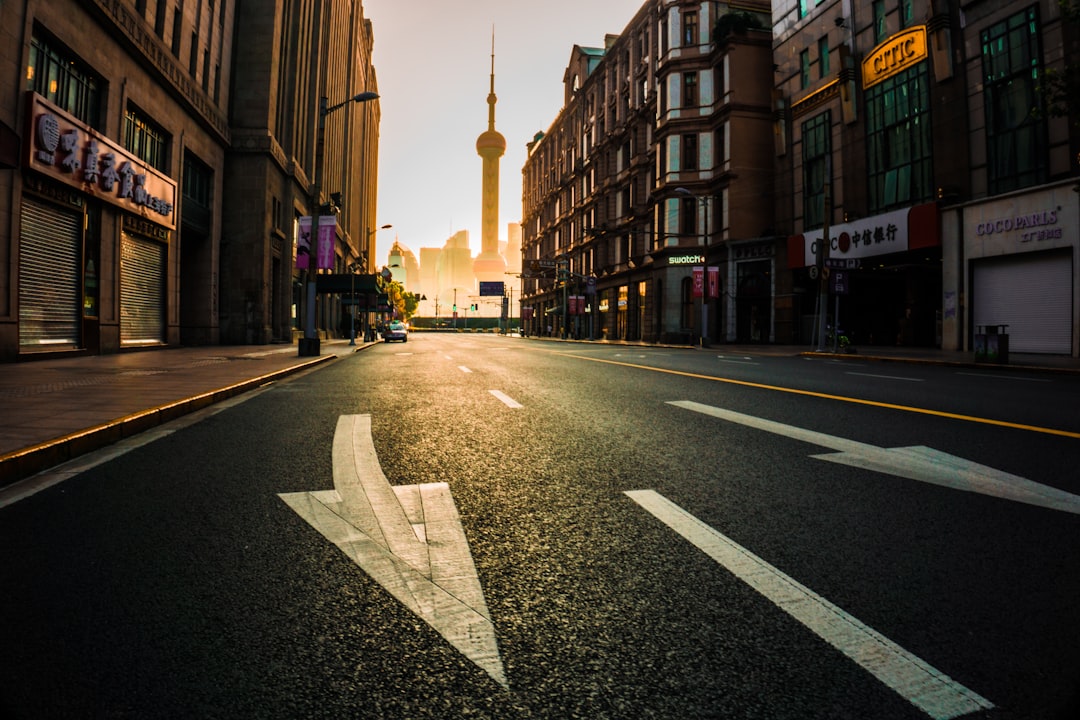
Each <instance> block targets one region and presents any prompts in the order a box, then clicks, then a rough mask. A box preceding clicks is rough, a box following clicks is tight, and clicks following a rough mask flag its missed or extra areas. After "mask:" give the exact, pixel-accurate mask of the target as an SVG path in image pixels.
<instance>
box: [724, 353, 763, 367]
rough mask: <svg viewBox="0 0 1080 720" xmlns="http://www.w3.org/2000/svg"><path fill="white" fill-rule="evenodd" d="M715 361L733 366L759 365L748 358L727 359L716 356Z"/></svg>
mask: <svg viewBox="0 0 1080 720" xmlns="http://www.w3.org/2000/svg"><path fill="white" fill-rule="evenodd" d="M716 359H717V360H720V361H721V362H726V363H732V364H733V365H760V364H761V363H759V362H756V361H755V360H754V359H753V358H749V357H728V356H726V355H717V356H716Z"/></svg>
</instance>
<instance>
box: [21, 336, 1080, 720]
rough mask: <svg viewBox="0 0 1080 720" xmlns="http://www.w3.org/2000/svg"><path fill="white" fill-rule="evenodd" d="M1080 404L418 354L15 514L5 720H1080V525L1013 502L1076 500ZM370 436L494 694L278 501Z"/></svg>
mask: <svg viewBox="0 0 1080 720" xmlns="http://www.w3.org/2000/svg"><path fill="white" fill-rule="evenodd" d="M493 391H495V392H493ZM1078 400H1080V382H1078V381H1077V379H1075V378H1072V377H1069V376H1061V375H1049V374H1047V375H1040V374H1037V373H1030V374H1029V373H1014V372H1010V373H1007V374H995V373H992V372H982V371H978V370H976V371H972V370H964V371H961V370H958V369H955V368H942V367H926V366H914V365H911V366H907V365H895V366H894V365H889V366H884V365H873V364H866V365H863V364H858V363H855V364H852V363H835V362H830V361H827V360H820V359H803V358H778V357H767V356H740V357H732V356H724V355H723V353H722V352H717V353H708V352H702V351H688V350H664V349H642V350H639V349H637V348H626V347H600V346H579V345H567V344H556V343H543V342H528V341H522V340H520V339H514V338H500V337H495V336H456V335H419V334H414V335H413V336H411V338H410V340H409V342H408V343H406V344H394V345H387V344H382V345H378V346H375V347H372V348H369V349H367V350H365V351H364V352H362V353H359V354H357V355H355V356H353V357H349V358H347V359H342V360H339V361H336V362H334V363H332V364H330V365H328V366H326V367H323V368H320V369H317V370H315V371H312V372H309V373H307V374H304V375H301V376H298V377H295V378H292V379H289V380H287V381H285V382H282V383H279V384H275V385H272V386H270V387H268V388H267V389H264V390H262V391H259V392H256V393H252V394H250V395H247V396H244V397H243V398H242V399H241V400H239V401H234V402H230V403H227V404H225V405H222V406H218V407H215V408H213V409H212V410H210V411H206V412H203V413H200V414H197V415H195V416H191V417H189V418H186V419H184V420H182V421H179V422H178V423H176V424H174V425H173V426H171V427H167V428H165V431H164V432H161V433H156V434H155V435H153V436H148V437H147V438H146V440H147V442H146V443H145V444H143V445H142V446H140V447H137V448H135V449H133V450H131V451H130V452H127V453H125V454H122V455H119V456H116V455H115V454H108V455H105V454H103V455H102V463H101V464H100V465H97V466H96V467H93V468H92V469H90V470H87V471H86V472H84V473H82V474H81V475H78V476H76V477H74V478H73V479H71V480H68V481H66V482H63V483H61V484H59V485H56V486H54V487H52V488H50V489H48V490H45V491H43V492H41V493H38V494H36V495H34V496H32V497H29V498H27V499H25V500H22V501H20V502H18V503H15V504H13V505H10V506H7V507H2V508H0V617H2V618H4V621H3V622H2V623H0V716H11V717H15V718H53V717H55V718H66V717H109V718H114V717H115V718H127V717H132V718H144V717H154V718H173V717H176V718H181V717H182V718H192V717H200V718H219V717H220V718H278V717H280V718H299V717H327V718H345V717H350V718H459V717H477V718H680V719H681V718H770V719H773V718H775V719H785V718H792V719H796V718H797V719H799V720H806V719H807V718H822V719H826V718H827V719H834V718H886V719H889V720H891V719H894V718H895V719H898V720H902V719H905V718H912V719H915V718H926V717H950V716H963V717H971V718H979V719H987V720H989V719H991V718H993V719H995V720H996V719H999V718H1010V719H1011V718H1031V719H1033V720H1034V719H1035V718H1040V719H1043V718H1062V719H1063V720H1064V719H1065V718H1073V717H1076V715H1077V712H1078V708H1077V700H1078V695H1077V693H1078V691H1080V642H1078V639H1080V560H1078V557H1077V547H1078V538H1080V514H1077V513H1078V512H1080V505H1072V504H1070V503H1071V502H1072V501H1070V500H1069V499H1068V497H1066V496H1064V495H1063V494H1062V495H1061V496H1060V497H1057V498H1056V500H1055V502H1058V503H1059V505H1060V507H1058V508H1057V509H1054V508H1047V507H1040V506H1037V505H1031V504H1027V503H1024V502H1018V501H1016V500H1013V499H1007V498H1003V497H1001V496H1000V495H1001V494H1003V493H1007V491H1008V488H1013V487H1016V486H1018V485H1023V484H1024V483H1023V481H1024V480H1026V481H1031V482H1032V483H1037V484H1038V485H1037V486H1036V489H1037V490H1038V488H1051V489H1050V490H1045V491H1040V492H1043V495H1044V496H1046V497H1055V490H1056V491H1063V492H1064V493H1069V494H1072V495H1080V472H1078V471H1077V466H1078V461H1080V413H1077V412H1076V407H1077V401H1078ZM688 402H693V403H699V404H700V405H701V406H702V407H698V406H694V405H688V404H687V403H688ZM673 403H679V404H673ZM723 413H734V414H728V415H724V416H723V417H718V416H716V415H717V414H723ZM351 415H369V416H370V419H371V433H370V436H371V440H372V442H373V445H374V448H375V451H376V452H377V455H378V460H379V462H380V464H381V467H382V471H383V473H385V476H386V479H387V480H388V481H389V483H390V484H391V485H393V486H405V485H414V484H420V483H446V484H447V485H448V487H449V490H450V492H451V493H452V496H453V500H454V503H455V505H456V508H457V511H458V513H459V514H460V518H461V526H462V528H463V529H464V533H465V535H466V537H467V540H468V548H469V551H470V552H471V557H472V562H473V563H474V566H475V570H476V576H477V577H478V579H479V583H480V586H481V587H482V590H483V595H484V599H485V601H486V606H487V610H488V611H489V614H490V619H491V624H492V625H493V626H494V632H495V639H496V641H497V644H498V649H499V655H500V658H499V659H500V660H501V664H502V668H503V670H504V673H505V680H506V684H505V685H503V684H500V682H497V681H496V680H495V679H493V677H492V676H491V675H490V674H489V673H486V672H485V671H484V670H483V669H482V668H480V667H479V666H478V665H477V664H476V663H475V662H474V661H473V660H472V659H470V658H469V657H467V656H466V655H465V654H463V653H462V652H460V651H459V650H458V649H456V648H455V647H454V646H453V645H452V644H451V643H449V642H447V640H446V639H445V638H444V637H443V636H442V635H440V633H439V631H438V630H437V629H436V628H435V627H433V626H432V625H431V624H429V623H428V622H425V621H424V620H423V619H421V618H420V617H418V616H417V614H415V613H414V612H413V611H411V610H410V609H409V608H407V607H406V606H405V605H403V604H402V603H401V602H399V601H398V600H397V599H396V598H395V597H394V596H393V594H392V593H391V592H389V591H388V589H387V587H386V586H385V585H383V584H381V583H380V581H378V580H377V579H376V578H375V577H373V575H372V574H370V573H368V572H366V571H365V570H364V569H362V568H361V567H360V566H359V565H358V564H357V562H355V561H354V560H353V559H352V558H351V557H349V556H348V555H346V553H344V552H342V550H340V549H339V548H338V547H337V546H335V544H333V543H332V542H330V541H329V540H328V539H327V537H325V536H324V534H322V533H321V532H320V531H319V530H317V529H316V528H315V527H313V526H312V525H311V524H309V523H308V522H307V521H306V520H305V519H304V517H301V516H300V515H299V514H298V513H297V512H294V510H293V509H292V508H290V506H289V505H287V504H286V502H283V499H282V498H281V497H280V495H281V494H283V493H306V492H315V491H328V490H331V489H333V488H334V487H335V481H336V476H335V462H334V460H333V453H332V447H333V444H334V442H335V431H336V428H337V423H338V419H339V418H340V417H342V416H351ZM762 421H765V422H762ZM803 431H811V432H812V433H816V434H806V433H805V432H803ZM800 433H801V434H800ZM151 439H152V441H151ZM912 447H925V448H930V450H918V451H905V452H900V453H889V452H886V451H887V450H889V449H894V448H912ZM838 453H844V454H843V455H842V457H841V456H840V455H838ZM943 454H947V455H948V456H949V457H947V456H945V455H943ZM821 456H832V457H831V458H830V459H831V461H830V459H824V458H822V457H821ZM958 459H959V460H958ZM964 461H967V462H968V463H975V464H977V466H976V465H970V464H969V465H965V464H964ZM867 463H879V464H882V463H883V464H884V466H885V469H884V470H883V469H882V467H881V466H880V465H879V466H877V467H876V468H871V467H868V466H867ZM894 468H900V469H894ZM943 468H944V469H943ZM905 473H907V474H908V475H910V474H919V473H923V474H926V475H930V476H933V477H935V478H937V476H938V475H941V476H942V477H944V478H945V479H946V480H948V481H950V482H953V481H957V482H959V481H963V482H969V483H972V484H973V485H974V486H977V487H978V489H980V490H983V491H982V492H973V491H966V490H960V489H956V488H955V487H945V486H942V485H940V484H934V482H929V481H923V480H915V479H911V478H910V477H907V476H905ZM1018 478H1020V479H1022V480H1018ZM984 481H985V482H984ZM1003 488H1004V489H1003ZM646 491H648V492H646ZM657 498H660V500H657ZM1062 498H1064V499H1062ZM650 503H652V504H651V505H650ZM650 507H651V508H652V509H651V510H650ZM658 508H660V509H658ZM663 508H667V509H668V510H671V508H676V510H671V512H668V511H667V510H663ZM695 538H696V539H697V540H696V541H697V542H698V543H700V545H699V544H695ZM701 538H706V540H704V541H703V540H701ZM703 547H704V549H703ZM725 552H726V553H728V555H732V554H734V557H736V560H735V561H730V560H729V561H728V563H729V564H728V565H725V564H723V563H724V560H723V558H722V557H721V556H722V555H723V553H725ZM718 558H719V559H718ZM806 608H809V609H810V611H809V612H807V611H806ZM815 618H816V619H815ZM836 618H840V619H841V620H840V621H836ZM838 623H839V625H842V626H843V630H842V631H838V630H837V629H836V628H837V626H838ZM867 638H869V640H867ZM860 643H861V644H860ZM853 644H854V645H853ZM868 644H869V645H871V646H872V648H873V651H874V652H873V653H872V655H873V657H872V658H870V659H869V660H867V659H865V658H864V659H863V660H857V659H854V658H853V657H852V655H858V652H859V651H858V650H852V647H853V646H857V647H859V648H863V649H864V650H865V648H866V647H867V645H868ZM897 668H899V669H897ZM924 676H929V677H932V678H935V680H934V682H935V683H937V684H936V685H935V686H934V687H935V688H936V689H935V690H934V691H933V692H924V691H923V690H920V689H919V688H918V687H915V686H919V685H920V682H921V681H920V680H919V678H922V677H924ZM941 678H945V680H947V681H948V682H945V680H941ZM913 688H914V689H913ZM935 693H936V694H935ZM931 696H933V697H931ZM928 698H929V699H928ZM934 698H938V699H937V700H935V699H934ZM941 698H943V699H941ZM935 703H936V704H935Z"/></svg>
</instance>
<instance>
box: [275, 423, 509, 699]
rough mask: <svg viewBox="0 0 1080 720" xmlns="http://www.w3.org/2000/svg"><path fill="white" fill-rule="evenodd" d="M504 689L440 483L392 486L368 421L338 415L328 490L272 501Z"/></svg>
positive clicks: (464, 544) (467, 558)
mask: <svg viewBox="0 0 1080 720" xmlns="http://www.w3.org/2000/svg"><path fill="white" fill-rule="evenodd" d="M278 497H280V498H281V499H282V500H284V501H285V502H286V503H287V504H288V506H289V507H291V508H292V509H293V510H295V511H296V512H297V514H298V515H300V517H302V518H304V519H305V520H307V521H308V522H309V523H310V524H311V526H312V527H314V528H315V529H316V530H318V531H319V532H321V533H322V534H323V535H324V536H326V538H327V539H328V540H329V541H330V542H332V543H334V544H335V545H337V547H338V548H339V549H340V550H341V551H342V552H343V553H345V554H346V555H348V556H349V557H350V558H351V559H352V560H353V561H354V562H356V564H357V565H359V566H360V567H361V568H363V569H364V571H365V572H367V574H368V575H370V576H371V577H372V578H374V579H375V580H376V581H377V582H378V583H379V584H380V585H382V586H383V587H384V588H386V589H387V590H388V591H389V592H390V594H391V595H393V596H394V597H396V598H397V599H398V600H400V601H401V602H402V603H403V604H404V605H405V606H407V607H408V608H409V609H410V610H412V611H413V612H414V613H416V614H417V615H419V616H420V617H421V618H423V619H424V620H425V621H426V622H427V623H428V624H429V625H431V626H432V627H433V628H435V629H436V630H438V631H439V632H440V633H441V634H442V636H443V637H444V638H446V640H447V641H449V642H450V644H451V645H453V646H454V647H455V648H457V649H458V650H459V651H460V652H461V653H462V654H464V655H465V656H466V657H467V658H469V659H470V660H472V661H473V662H474V663H476V664H477V665H479V666H480V667H481V668H482V669H483V670H484V671H485V672H487V674H488V675H490V676H491V677H492V678H494V680H495V681H496V682H498V683H499V684H500V685H502V686H503V687H509V683H508V682H507V680H506V673H505V671H504V670H503V663H502V658H501V657H500V655H499V647H498V645H497V644H496V642H495V626H494V625H493V624H492V622H491V615H490V614H489V613H488V609H487V605H486V603H485V602H484V591H483V589H482V588H481V587H480V578H479V576H478V575H477V572H476V566H475V565H474V564H473V559H472V554H471V553H470V552H469V543H468V540H467V539H466V537H465V530H464V528H462V526H461V518H460V516H459V515H458V512H457V507H455V505H454V499H453V497H451V495H450V488H449V486H448V485H447V484H446V483H428V484H424V485H404V486H391V485H390V482H389V481H388V480H387V479H386V476H385V475H384V474H383V471H382V466H381V465H380V464H379V458H378V456H377V455H376V454H375V445H374V443H373V442H372V440H371V416H370V415H342V416H341V417H339V418H338V424H337V431H336V432H335V433H334V489H333V490H321V491H315V492H297V493H281V494H279V495H278Z"/></svg>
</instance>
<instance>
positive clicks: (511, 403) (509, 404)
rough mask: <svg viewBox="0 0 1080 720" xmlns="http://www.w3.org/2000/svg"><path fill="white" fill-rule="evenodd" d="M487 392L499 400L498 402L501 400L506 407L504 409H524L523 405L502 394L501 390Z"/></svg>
mask: <svg viewBox="0 0 1080 720" xmlns="http://www.w3.org/2000/svg"><path fill="white" fill-rule="evenodd" d="M488 392H490V393H491V394H492V395H494V396H495V397H497V398H499V400H501V401H502V402H503V403H504V404H505V405H506V407H509V408H514V409H517V408H520V407H524V405H522V404H521V403H519V402H518V401H517V400H515V399H514V398H512V397H510V396H509V395H507V394H506V393H504V392H502V391H501V390H489V391H488Z"/></svg>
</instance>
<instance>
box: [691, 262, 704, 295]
mask: <svg viewBox="0 0 1080 720" xmlns="http://www.w3.org/2000/svg"><path fill="white" fill-rule="evenodd" d="M693 278H694V290H693V297H695V298H700V297H701V296H702V293H704V292H705V268H703V267H695V268H694V269H693Z"/></svg>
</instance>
